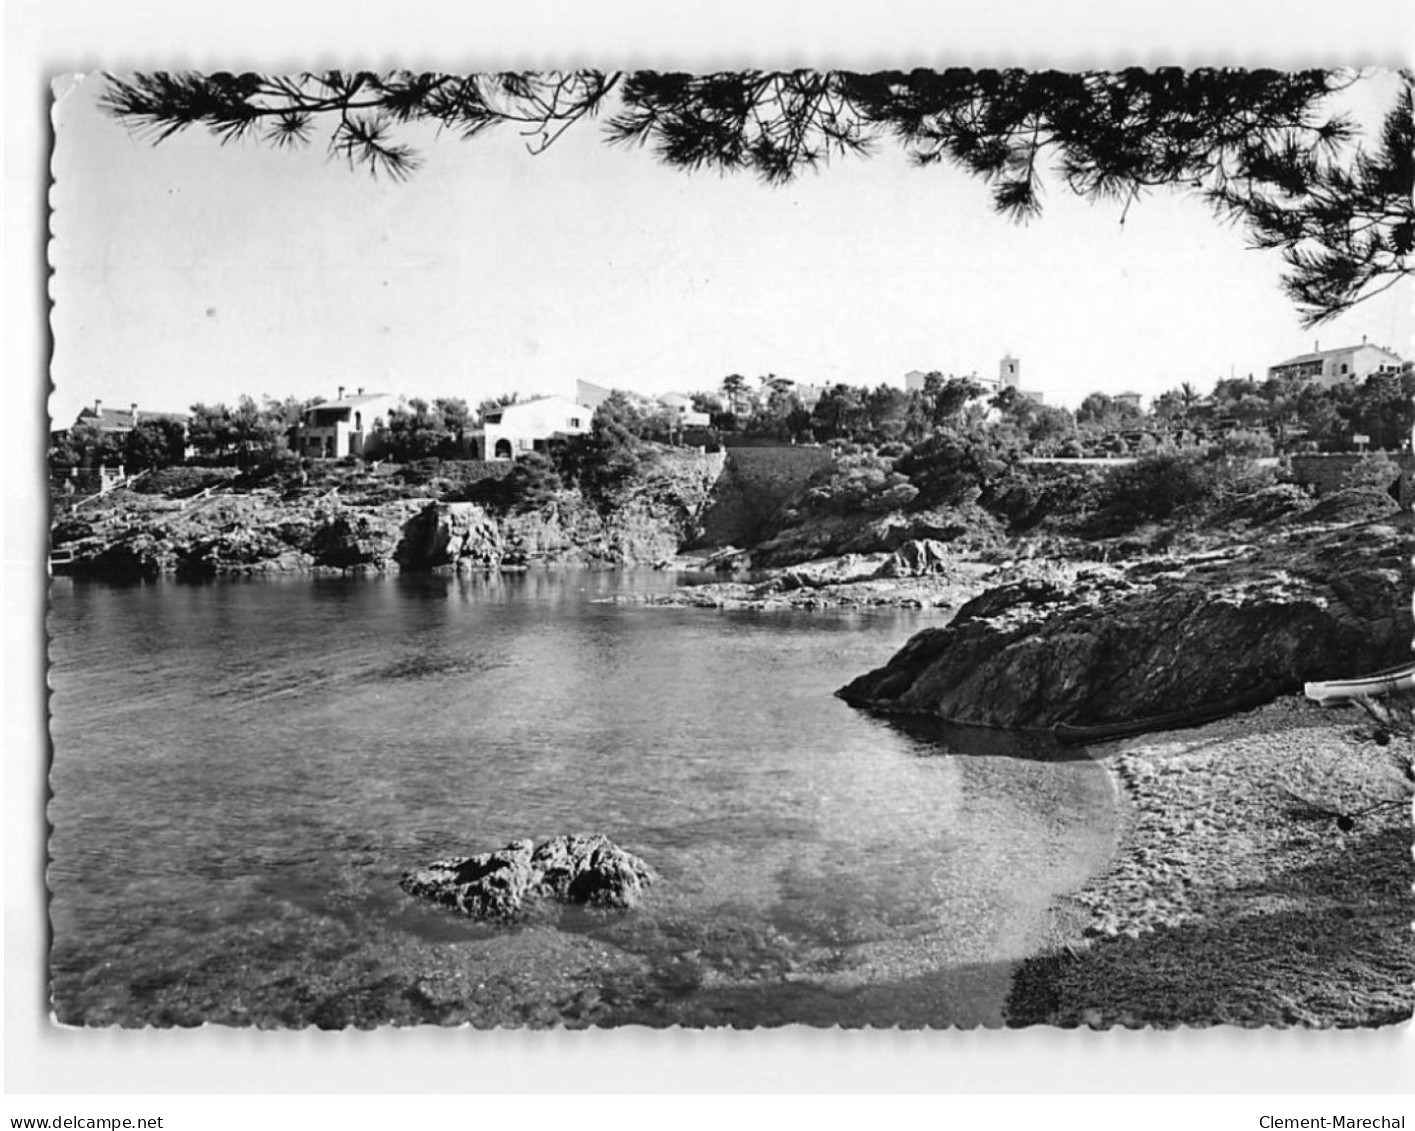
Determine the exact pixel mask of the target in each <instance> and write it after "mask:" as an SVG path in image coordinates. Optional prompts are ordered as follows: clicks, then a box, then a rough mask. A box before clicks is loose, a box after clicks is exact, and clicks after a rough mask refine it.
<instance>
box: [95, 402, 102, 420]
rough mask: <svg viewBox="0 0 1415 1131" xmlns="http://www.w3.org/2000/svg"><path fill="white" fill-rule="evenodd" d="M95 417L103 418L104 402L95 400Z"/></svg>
mask: <svg viewBox="0 0 1415 1131" xmlns="http://www.w3.org/2000/svg"><path fill="white" fill-rule="evenodd" d="M93 415H94V416H102V415H103V402H102V401H100V400H95V401H94V402H93Z"/></svg>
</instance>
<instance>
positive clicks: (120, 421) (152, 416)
mask: <svg viewBox="0 0 1415 1131" xmlns="http://www.w3.org/2000/svg"><path fill="white" fill-rule="evenodd" d="M144 420H175V421H177V423H179V424H181V426H182V427H183V428H186V427H187V425H188V424H189V423H190V422H191V417H189V416H188V415H187V414H186V413H184V412H140V411H139V410H138V406H137V405H136V404H134V405H131V406H130V407H128V408H126V409H121V408H104V407H103V402H102V401H94V402H93V407H92V408H83V409H80V410H79V415H78V417H77V418H76V419H75V420H74V426H75V427H78V426H79V425H88V426H89V427H93V428H97V429H98V430H99V431H100V432H109V433H114V434H117V435H122V434H124V433H126V432H131V431H132V430H133V429H134V428H136V427H137V426H138V424H139V423H140V422H141V421H144Z"/></svg>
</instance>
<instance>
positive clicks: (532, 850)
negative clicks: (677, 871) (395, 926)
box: [399, 833, 653, 921]
mask: <svg viewBox="0 0 1415 1131" xmlns="http://www.w3.org/2000/svg"><path fill="white" fill-rule="evenodd" d="M652 882H653V870H652V869H651V868H650V867H649V866H648V865H647V864H646V863H644V861H642V860H641V859H639V857H637V856H635V855H633V854H632V853H630V852H626V851H624V849H622V848H620V847H619V846H618V845H617V844H615V843H614V842H613V841H611V840H610V839H609V838H608V837H606V836H603V835H600V834H597V833H596V834H593V835H580V836H559V837H555V838H554V839H552V840H548V841H546V842H545V843H544V844H542V845H540V846H539V847H537V846H535V845H534V844H533V843H532V842H531V841H529V840H516V841H512V842H511V843H510V844H508V845H507V846H506V847H505V848H502V849H498V850H497V851H495V852H484V853H481V854H480V855H477V856H467V857H460V858H458V859H453V860H435V861H433V862H432V863H431V864H429V865H428V866H427V867H426V868H424V869H421V870H420V871H416V872H408V873H406V874H405V875H404V876H403V878H402V880H401V881H400V885H399V886H401V887H402V888H403V890H404V891H406V892H408V893H409V894H410V895H416V896H421V897H423V898H425V899H430V900H432V901H433V902H434V903H438V904H441V905H442V906H444V907H450V908H452V909H454V910H456V911H460V912H461V913H462V914H464V915H470V916H472V917H473V918H477V919H497V920H503V921H510V920H514V919H517V918H519V917H520V916H522V915H523V914H524V913H525V912H526V911H527V910H529V908H530V906H531V905H532V904H534V903H535V902H536V901H539V900H547V899H552V900H557V901H559V902H561V903H577V904H589V905H591V906H595V907H607V908H629V907H635V906H637V905H638V903H639V901H640V900H641V899H642V898H643V894H644V890H645V889H646V888H647V887H648V886H649V885H650V884H651V883H652Z"/></svg>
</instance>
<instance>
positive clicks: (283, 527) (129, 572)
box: [53, 453, 721, 577]
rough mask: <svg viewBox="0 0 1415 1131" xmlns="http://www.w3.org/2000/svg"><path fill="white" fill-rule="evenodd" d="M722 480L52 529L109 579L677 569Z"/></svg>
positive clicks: (146, 515)
mask: <svg viewBox="0 0 1415 1131" xmlns="http://www.w3.org/2000/svg"><path fill="white" fill-rule="evenodd" d="M720 468H721V462H720V461H716V462H714V461H712V460H710V459H707V460H705V459H703V458H702V457H698V456H697V455H696V453H681V454H679V453H665V454H664V455H663V456H661V457H660V458H659V459H658V461H657V462H656V463H655V466H654V471H653V473H652V474H651V475H650V476H649V477H648V479H647V481H646V482H645V483H643V484H641V485H640V486H639V487H638V488H636V489H635V490H634V491H633V492H632V493H631V494H629V495H627V496H626V497H624V498H623V499H621V500H619V502H618V503H617V504H616V505H615V506H613V507H611V508H608V509H606V510H601V509H599V508H597V507H595V506H593V505H591V504H590V502H589V501H587V500H586V499H585V498H583V497H582V496H581V495H580V494H579V493H578V492H574V491H565V492H561V493H560V494H559V495H557V496H556V497H555V498H554V499H552V500H551V501H549V502H548V503H547V504H546V505H544V506H542V507H540V508H537V509H535V510H533V511H529V512H526V513H519V514H514V513H513V514H508V515H496V514H493V513H491V512H490V511H488V510H486V509H485V508H483V507H481V506H478V505H476V504H473V503H442V502H436V501H432V500H429V499H427V498H426V497H413V498H395V499H391V500H387V499H386V500H384V501H378V502H372V503H370V502H368V501H366V500H344V499H341V498H340V497H339V496H338V494H337V493H335V492H327V493H324V494H321V495H319V496H318V497H305V496H302V495H301V494H300V493H299V492H291V491H287V492H281V491H279V490H274V489H262V490H252V491H246V492H237V491H232V490H226V491H223V492H221V493H218V494H215V495H212V496H211V497H209V498H208V497H199V498H196V499H189V500H178V499H168V498H163V497H161V496H145V495H137V494H133V493H127V492H115V493H114V495H113V496H111V497H109V498H107V499H105V500H104V501H103V503H102V505H101V506H98V507H95V508H92V509H89V510H86V511H84V512H81V513H80V514H79V515H73V516H67V517H63V518H60V519H59V520H58V521H56V523H55V524H54V529H53V543H54V546H55V547H56V548H61V547H62V548H64V549H66V550H68V551H70V552H71V553H72V561H71V562H69V563H67V566H66V568H68V569H69V570H70V571H71V572H73V573H77V574H87V575H92V576H104V577H156V576H159V575H162V574H182V575H187V576H210V575H219V574H252V573H278V572H300V571H309V570H341V571H383V570H391V569H410V570H427V569H465V570H472V569H500V568H508V567H510V568H515V567H520V566H525V565H531V564H566V565H631V564H635V563H642V562H657V561H661V560H663V559H665V558H669V557H672V556H673V555H674V554H676V553H677V552H678V550H679V548H680V547H681V546H682V545H684V544H686V543H687V542H688V541H690V540H691V539H692V538H694V537H695V536H696V535H697V533H698V531H699V524H700V521H701V516H702V513H703V511H704V510H705V508H706V506H707V504H708V501H709V499H710V498H711V494H712V489H713V485H714V482H715V478H716V475H717V472H718V471H719V470H720ZM66 556H67V555H66Z"/></svg>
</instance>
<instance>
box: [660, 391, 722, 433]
mask: <svg viewBox="0 0 1415 1131" xmlns="http://www.w3.org/2000/svg"><path fill="white" fill-rule="evenodd" d="M658 403H659V404H660V405H662V406H663V408H665V409H666V410H667V411H668V414H669V416H670V417H671V418H672V420H673V421H674V423H675V424H676V426H677V427H679V428H706V427H707V426H708V425H709V424H710V423H711V417H709V416H708V414H707V413H705V412H698V411H697V409H695V408H694V407H693V398H692V397H688V396H684V395H683V394H682V393H664V394H663V396H661V397H659V398H658Z"/></svg>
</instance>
